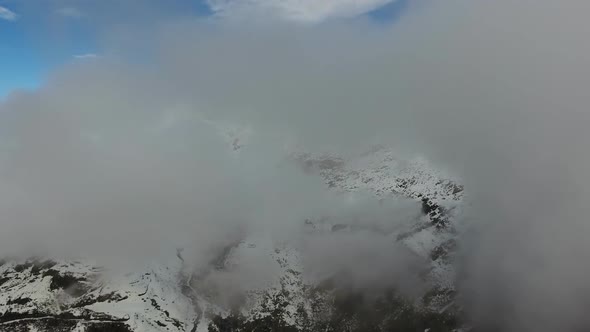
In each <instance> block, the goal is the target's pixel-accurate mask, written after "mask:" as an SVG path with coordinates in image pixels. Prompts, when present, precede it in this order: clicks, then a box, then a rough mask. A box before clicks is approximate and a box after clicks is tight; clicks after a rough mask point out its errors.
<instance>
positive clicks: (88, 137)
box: [0, 0, 590, 331]
mask: <svg viewBox="0 0 590 332" xmlns="http://www.w3.org/2000/svg"><path fill="white" fill-rule="evenodd" d="M419 4H420V5H423V6H421V7H420V8H414V9H412V10H411V11H409V13H408V16H406V17H404V18H403V19H402V20H401V21H400V24H398V25H396V26H395V27H375V26H372V25H370V24H369V23H366V22H348V23H342V22H334V23H333V24H326V25H319V26H313V27H309V26H306V27H301V26H291V25H286V24H282V23H276V24H273V25H271V28H269V26H264V27H263V26H259V25H258V26H257V25H254V26H253V25H247V24H246V25H240V24H237V25H234V24H233V23H223V22H209V21H208V22H193V21H180V20H179V21H173V22H167V23H166V24H164V25H161V26H158V27H157V28H154V29H151V30H150V31H143V32H141V33H143V34H144V35H143V36H142V35H139V36H138V35H136V34H131V33H130V31H129V30H126V27H118V28H117V29H120V30H116V29H114V28H113V29H107V30H108V31H110V33H112V34H108V33H107V35H105V40H106V43H107V44H109V43H112V44H109V45H108V46H109V47H110V52H107V53H108V54H110V55H109V56H105V57H102V58H99V59H96V60H97V61H92V62H84V63H77V64H72V65H71V66H68V67H67V68H64V69H63V70H62V71H60V72H58V73H56V74H55V77H53V78H52V79H51V80H49V83H48V84H47V85H46V86H45V87H43V88H42V89H40V90H39V91H37V92H34V93H29V94H14V95H12V96H11V97H10V98H9V99H8V100H7V101H6V102H5V103H3V104H1V105H0V108H1V112H0V117H1V118H0V128H1V130H0V136H1V137H2V139H1V142H2V152H1V153H0V162H1V165H2V168H1V174H0V180H1V181H2V186H0V211H2V216H3V220H2V227H3V232H2V233H1V234H0V245H2V246H3V248H4V250H5V251H7V250H9V249H11V248H17V247H18V246H19V245H21V244H24V242H33V243H39V244H47V245H55V244H59V245H60V246H61V245H63V248H66V249H69V250H73V249H72V248H76V250H77V251H76V252H80V251H87V252H90V253H93V254H95V255H97V256H102V257H146V256H147V257H152V256H157V255H158V254H159V253H160V252H162V251H163V250H164V249H163V248H165V247H173V246H177V245H183V244H186V243H190V244H193V245H194V246H195V252H197V253H200V254H203V255H206V253H207V252H208V250H209V248H211V247H214V246H215V245H218V244H220V243H228V241H229V242H231V240H233V239H235V238H236V237H239V236H241V234H242V233H243V232H252V233H256V232H261V230H262V231H263V232H267V233H268V234H270V236H271V238H285V237H289V236H291V235H293V234H298V233H297V225H298V223H299V222H300V220H301V219H303V218H305V217H306V216H308V215H310V214H311V215H317V214H318V213H319V214H322V213H333V212H334V211H340V210H342V209H343V206H345V205H344V204H345V202H344V201H343V200H341V199H340V198H339V197H335V196H332V194H330V193H328V192H326V191H325V190H324V189H323V188H322V187H321V186H320V185H319V184H318V183H319V181H316V180H317V179H311V178H309V177H308V176H304V175H302V174H300V173H298V172H297V171H296V170H295V169H293V168H290V167H289V166H284V167H278V165H284V163H281V161H283V160H284V159H283V156H284V154H285V151H288V150H287V149H286V148H285V147H288V146H293V145H297V146H303V147H305V148H306V149H309V150H314V151H340V152H350V151H355V150H356V149H357V148H358V147H360V146H367V145H370V144H372V143H376V142H378V143H382V144H389V145H394V146H396V147H398V148H399V149H400V150H403V151H406V152H407V153H421V154H426V155H427V156H429V157H430V158H431V159H432V160H434V161H435V162H436V163H438V164H441V165H445V166H446V167H450V168H451V169H453V170H454V171H455V172H456V173H459V174H461V175H462V178H463V181H464V184H465V187H466V189H467V191H468V192H469V195H470V197H469V199H470V209H469V210H470V211H469V213H468V215H467V216H466V220H465V224H467V225H469V227H468V229H467V230H464V231H465V233H463V234H464V235H463V236H462V237H461V245H462V248H463V251H462V254H461V255H460V258H459V259H458V261H457V265H458V268H459V270H460V271H461V278H460V280H459V281H458V285H459V289H460V301H461V303H462V304H464V308H465V310H466V312H467V314H468V317H469V319H471V320H472V322H473V324H474V325H475V326H477V327H479V328H481V329H482V330H490V331H497V330H500V331H556V330H561V331H578V330H584V329H587V328H588V326H589V325H590V322H588V320H587V318H586V317H587V315H586V313H585V308H586V303H588V300H589V296H590V287H589V285H588V282H587V275H588V272H590V266H589V264H588V260H587V259H586V257H587V255H588V254H589V253H590V246H589V244H588V241H587V239H586V236H585V235H586V234H589V233H590V229H589V228H590V224H589V223H588V215H589V214H588V212H589V211H588V207H587V206H588V204H587V202H588V200H589V199H590V196H589V195H588V192H587V188H588V187H589V186H590V178H589V177H588V174H590V172H589V171H590V169H589V168H590V167H589V165H590V160H589V158H588V153H587V145H588V142H590V137H589V134H588V131H587V128H586V127H587V124H588V123H590V118H589V117H590V113H589V112H587V108H588V105H589V104H590V100H589V97H588V96H590V94H589V93H588V91H587V89H588V86H590V81H589V80H590V72H589V70H590V50H589V47H588V44H587V43H586V39H587V38H586V35H585V33H586V31H589V29H590V27H589V26H588V23H587V22H588V21H587V19H586V17H585V15H586V13H587V12H588V9H590V8H589V6H590V4H589V3H588V2H587V1H581V0H566V1H561V2H559V3H557V2H555V1H549V0H536V1H532V0H523V1H520V2H518V3H515V2H513V1H508V0H498V1H494V2H474V1H467V0H456V1H449V2H445V3H444V4H443V3H441V2H429V1H427V2H420V3H419ZM416 6H418V4H416ZM113 31H115V32H114V33H113ZM125 32H127V33H125ZM133 32H136V31H133ZM128 36H129V37H128ZM131 36H132V37H131ZM144 40H150V41H153V43H149V44H148V45H146V43H142V42H141V41H144ZM137 54H142V55H144V57H143V58H141V60H142V61H137V57H136V55H137ZM146 54H147V56H145V55H146ZM130 55H131V56H130ZM222 123H232V124H235V123H237V124H240V125H242V126H245V127H248V128H252V132H253V133H255V134H254V135H253V136H252V144H251V146H252V149H251V150H250V151H249V152H248V154H245V157H244V158H240V159H236V158H234V157H233V155H232V154H231V152H230V151H228V149H227V148H226V147H227V145H226V141H225V138H223V137H222V136H220V133H219V130H218V128H217V127H216V126H214V125H211V124H222ZM370 207H371V204H367V205H363V206H360V207H359V208H358V210H357V211H355V213H362V214H363V215H364V214H367V213H371V211H372V209H370ZM23 239H26V240H28V241H23ZM37 240H38V241H37ZM348 240H349V239H339V241H334V242H335V243H333V246H331V245H330V247H329V248H339V247H338V246H339V245H342V246H343V247H347V243H349V242H347V241H348ZM358 240H359V241H360V242H361V243H362V244H363V245H362V246H360V248H361V249H363V250H362V251H361V252H360V253H357V254H359V255H360V256H355V255H352V254H351V255H350V257H351V258H355V257H365V256H363V253H366V252H372V251H371V250H377V251H378V249H381V248H383V246H382V245H383V243H382V242H380V241H374V240H375V239H374V238H371V239H369V240H367V239H363V238H358ZM329 244H330V242H325V243H322V242H319V243H314V245H313V246H310V248H317V250H313V253H314V254H320V253H323V252H326V253H331V252H333V251H332V250H326V249H325V248H324V247H323V245H329ZM308 257H310V258H315V256H313V254H310V256H308ZM318 257H322V256H318ZM372 257H375V259H376V261H375V262H374V264H375V265H378V263H377V261H378V262H379V263H383V264H385V266H388V267H391V269H386V270H385V271H376V272H377V276H375V275H362V274H361V275H360V276H359V279H358V280H370V281H371V282H374V280H375V278H379V275H381V276H382V277H383V280H386V279H387V276H389V274H388V272H391V271H396V272H398V271H404V269H406V268H407V266H409V265H411V264H408V263H407V261H406V260H405V257H406V256H401V257H397V256H396V257H393V258H392V257H391V256H388V255H384V256H379V255H374V256H372ZM398 258H399V259H398ZM203 259H204V258H203ZM128 260H129V259H128ZM412 262H413V261H412ZM312 263H313V260H312ZM334 263H339V264H340V263H342V262H338V261H334ZM347 263H349V264H351V266H356V265H354V263H355V260H354V259H353V260H351V261H347ZM317 272H318V273H321V272H324V271H322V270H321V269H318V270H317Z"/></svg>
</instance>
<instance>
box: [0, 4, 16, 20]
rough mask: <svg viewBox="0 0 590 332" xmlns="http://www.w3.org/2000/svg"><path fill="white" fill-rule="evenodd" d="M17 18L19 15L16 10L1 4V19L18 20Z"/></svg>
mask: <svg viewBox="0 0 590 332" xmlns="http://www.w3.org/2000/svg"><path fill="white" fill-rule="evenodd" d="M17 18H18V15H16V13H15V12H13V11H12V10H10V9H8V8H6V7H3V6H0V19H3V20H6V21H16V19H17Z"/></svg>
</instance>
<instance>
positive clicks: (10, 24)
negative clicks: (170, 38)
mask: <svg viewBox="0 0 590 332" xmlns="http://www.w3.org/2000/svg"><path fill="white" fill-rule="evenodd" d="M409 1H410V0H397V1H392V0H362V1H355V0H331V1H322V2H317V1H312V0H303V1H300V0H279V1H276V0H256V1H242V0H229V1H227V0H225V1H221V0H172V1H161V0H156V1H148V2H144V3H141V5H140V6H134V5H137V4H138V2H137V1H127V2H124V3H121V2H120V1H119V2H117V1H111V0H107V1H100V2H99V1H95V2H91V1H67V0H48V1H34V0H0V73H1V76H0V98H4V97H6V96H7V95H8V94H9V93H10V92H11V91H12V90H14V89H29V90H30V89H35V88H37V87H39V86H40V85H41V84H42V82H43V81H44V80H45V79H46V77H47V76H48V75H49V74H50V73H51V72H52V71H54V70H55V69H56V68H59V67H60V66H62V65H64V64H67V63H71V62H73V61H80V60H84V59H89V58H91V57H92V56H100V55H101V53H102V52H103V51H104V47H103V46H104V42H105V41H104V40H103V33H104V31H103V30H102V27H104V26H105V25H109V26H115V25H122V26H124V25H135V26H137V27H138V28H139V29H141V28H146V29H149V27H150V25H152V24H154V23H155V22H154V21H156V20H169V19H175V18H178V17H182V18H188V19H217V18H221V19H231V17H245V16H247V15H252V14H251V13H253V12H265V13H266V12H269V13H270V14H269V16H270V17H273V18H277V19H280V20H285V21H292V22H297V23H300V24H319V23H321V22H324V21H327V20H338V19H345V20H346V19H355V18H358V17H368V18H369V19H370V20H373V21H375V22H379V23H385V24H388V23H391V22H393V21H395V19H396V18H397V17H398V16H399V15H401V14H402V13H403V12H404V9H405V8H406V6H407V3H408V2H409ZM146 3H148V4H149V5H147V6H146ZM318 3H322V4H324V5H320V6H318ZM138 7H141V10H142V11H144V12H142V13H141V15H138V13H137V12H136V10H138V9H137V8H138ZM147 12H151V14H150V13H147ZM138 61H139V60H138Z"/></svg>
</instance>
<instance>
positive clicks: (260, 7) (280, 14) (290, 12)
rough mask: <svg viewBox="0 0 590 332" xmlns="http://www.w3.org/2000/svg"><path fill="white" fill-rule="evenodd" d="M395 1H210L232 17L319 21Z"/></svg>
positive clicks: (223, 14) (359, 13) (358, 13)
mask: <svg viewBox="0 0 590 332" xmlns="http://www.w3.org/2000/svg"><path fill="white" fill-rule="evenodd" d="M392 1H395V0H325V1H314V0H278V1H276V0H208V1H207V2H208V4H209V6H210V7H211V9H212V10H213V11H214V12H215V13H217V14H219V15H222V16H226V17H230V18H242V19H243V18H248V17H250V18H252V17H254V18H266V19H269V18H271V19H272V18H274V19H287V20H292V21H298V22H307V23H313V22H320V21H323V20H326V19H329V18H344V17H354V16H358V15H362V14H365V13H367V12H370V11H372V10H374V9H377V8H379V7H381V6H383V5H385V4H387V3H389V2H392Z"/></svg>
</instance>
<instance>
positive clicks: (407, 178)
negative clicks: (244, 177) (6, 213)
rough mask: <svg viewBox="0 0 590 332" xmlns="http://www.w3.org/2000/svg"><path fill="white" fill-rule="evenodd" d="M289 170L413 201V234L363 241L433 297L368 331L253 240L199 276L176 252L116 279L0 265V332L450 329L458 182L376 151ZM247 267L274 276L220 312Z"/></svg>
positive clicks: (88, 269)
mask: <svg viewBox="0 0 590 332" xmlns="http://www.w3.org/2000/svg"><path fill="white" fill-rule="evenodd" d="M230 144H231V149H232V150H233V151H234V153H246V152H245V151H242V150H243V149H242V147H243V145H242V142H241V141H240V140H239V139H238V138H232V139H231V140H230ZM290 160H292V161H293V162H295V163H297V164H299V165H300V166H301V167H302V168H303V169H304V171H305V172H309V173H315V174H320V175H321V178H322V179H324V181H325V184H326V186H328V187H330V188H332V189H333V190H337V191H351V192H354V191H369V192H372V193H373V194H374V195H375V196H376V199H381V200H398V199H405V200H407V199H411V200H415V201H416V202H417V204H418V206H420V207H421V209H420V210H421V211H420V213H418V215H416V217H415V218H412V219H411V222H409V223H404V224H402V225H399V226H398V227H396V228H393V229H388V230H387V231H383V230H379V229H377V230H371V231H380V232H385V233H386V234H385V235H384V236H387V237H388V238H389V239H390V240H391V242H392V243H396V244H399V245H401V246H403V247H404V248H406V249H407V250H409V251H410V252H411V253H412V254H413V255H416V256H418V257H420V258H421V259H423V260H424V261H427V262H428V269H427V270H426V271H423V272H422V273H421V274H420V275H421V278H423V279H424V282H425V284H427V285H428V287H429V288H428V289H427V290H426V291H425V292H422V293H421V294H420V296H419V297H417V298H413V299H410V300H409V301H408V300H407V299H405V298H404V299H402V298H400V297H398V296H397V295H395V294H393V295H391V294H390V295H391V296H388V297H386V298H387V301H381V302H378V303H379V305H380V306H381V307H380V308H381V309H380V310H381V311H378V310H377V311H375V312H381V314H380V315H381V316H379V317H378V318H374V317H372V318H371V319H373V320H379V323H378V324H377V323H375V324H374V325H371V326H373V327H372V328H374V329H372V330H371V329H370V328H368V327H366V326H364V325H363V324H364V323H363V320H364V319H365V318H363V317H364V316H362V315H363V312H361V311H358V312H357V311H354V310H353V311H352V312H351V311H347V310H348V309H350V308H349V307H350V303H354V302H355V301H357V299H356V298H355V296H356V295H358V294H354V293H346V294H344V295H343V293H342V292H341V291H340V290H339V289H338V288H337V287H335V286H334V285H332V284H331V283H330V280H329V279H327V280H324V281H322V282H319V283H313V282H310V281H309V280H307V279H306V278H305V277H304V273H303V272H304V271H303V269H304V264H303V263H302V258H301V254H300V252H299V251H298V249H296V248H293V247H289V246H288V245H284V244H279V243H276V242H273V241H268V239H263V238H259V237H257V236H256V235H248V236H246V237H245V238H242V239H241V240H240V241H239V242H236V243H233V244H232V245H230V246H227V247H225V248H224V250H223V251H222V252H220V253H219V255H218V257H216V259H215V260H214V261H212V262H211V263H210V264H209V266H207V268H205V269H203V268H200V269H199V270H197V271H195V270H194V269H193V268H192V267H191V265H190V264H187V263H186V262H185V260H186V257H184V255H183V251H182V250H178V251H177V252H175V253H170V255H169V259H166V260H164V261H158V262H154V263H152V264H150V265H149V266H146V267H145V269H144V270H142V271H140V272H137V271H134V272H132V273H114V272H112V271H107V270H104V269H102V268H100V267H98V266H95V265H94V264H93V263H92V262H89V261H85V260H75V261H72V260H69V261H65V260H59V259H49V258H31V259H27V260H19V259H10V258H6V259H5V260H3V261H1V262H0V331H254V330H257V331H260V330H264V331H315V330H318V329H319V328H321V329H322V330H324V331H339V330H349V331H357V330H359V331H360V330H363V331H365V330H367V331H368V330H371V331H373V330H374V331H379V330H387V329H388V327H387V326H389V327H391V326H396V327H398V328H404V329H405V330H416V331H418V330H422V331H424V330H427V329H431V330H430V331H438V330H440V331H444V330H449V331H450V330H452V329H453V328H455V327H457V325H458V323H457V322H456V320H455V316H454V312H455V310H456V308H454V306H453V294H454V289H453V280H454V271H453V268H452V266H451V265H450V263H449V260H448V256H449V255H450V254H452V251H453V248H454V239H455V237H456V235H455V220H456V219H457V218H458V216H459V215H460V213H461V207H462V201H463V195H464V192H463V187H462V186H461V184H460V181H458V180H457V179H455V178H453V177H451V176H449V175H447V174H445V173H443V172H441V171H440V170H437V169H435V168H433V167H432V166H431V165H430V164H429V163H428V161H427V160H425V159H423V158H411V159H400V158H399V157H397V156H396V154H395V152H394V151H392V150H388V149H386V148H381V147H380V148H375V149H372V150H371V151H369V152H366V153H363V154H359V155H353V156H347V157H339V156H334V155H323V154H319V155H315V154H310V153H294V154H292V156H291V158H290ZM301 222H302V225H304V227H306V229H307V230H308V231H309V232H311V233H318V234H319V233H326V234H334V233H342V232H349V233H354V232H357V231H359V229H360V228H359V226H358V225H353V224H343V223H342V222H341V221H339V220H333V219H330V218H324V217H323V216H318V218H317V219H307V220H302V221H301ZM361 228H362V227H361ZM252 256H255V257H266V258H267V260H268V262H270V263H269V264H270V265H272V268H270V269H269V271H271V272H269V273H270V274H272V275H270V276H269V277H268V278H267V279H266V280H265V281H264V282H263V283H258V284H255V285H248V286H246V287H249V288H248V289H242V292H240V294H241V295H242V296H241V297H240V298H239V299H233V298H232V299H224V300H223V301H221V300H219V293H220V292H222V291H223V290H220V289H216V286H215V285H214V284H211V283H210V280H211V278H212V277H211V276H214V275H223V273H224V271H231V270H232V269H236V268H239V267H240V264H241V262H242V261H243V260H244V258H245V257H252ZM375 303H377V302H375ZM383 308H388V309H383ZM355 310H356V309H355ZM341 311H342V312H346V313H347V314H346V315H342V312H341ZM412 315H413V316H412ZM416 317H418V318H416ZM417 321H419V322H417ZM338 324H340V325H338ZM342 324H346V325H342ZM371 324H373V323H371ZM384 324H385V325H384ZM386 324H389V325H386ZM391 324H393V325H391ZM395 324H398V325H395ZM404 324H406V325H404ZM407 324H409V325H407ZM377 325H378V326H380V327H379V329H378V328H377V327H376V326H377ZM261 326H263V327H264V328H260V327H261Z"/></svg>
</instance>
